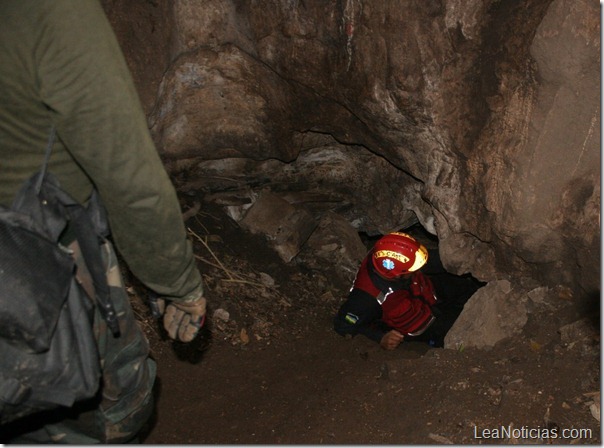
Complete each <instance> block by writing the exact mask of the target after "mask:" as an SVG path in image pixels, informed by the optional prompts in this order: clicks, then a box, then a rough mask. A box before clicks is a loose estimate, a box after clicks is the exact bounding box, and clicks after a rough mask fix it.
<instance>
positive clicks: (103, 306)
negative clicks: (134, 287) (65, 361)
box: [14, 126, 120, 336]
mask: <svg viewBox="0 0 604 448" xmlns="http://www.w3.org/2000/svg"><path fill="white" fill-rule="evenodd" d="M55 139H56V129H55V127H54V126H53V127H52V128H51V130H50V135H49V138H48V144H47V146H46V153H45V156H44V163H43V165H42V168H41V169H40V171H39V173H38V174H37V175H35V176H37V177H35V184H34V185H33V188H34V191H33V193H34V194H33V195H32V194H28V193H27V187H26V188H25V189H23V190H22V192H20V193H19V194H18V197H17V200H16V201H15V204H14V207H15V208H23V209H24V210H28V211H29V212H30V213H31V212H33V213H34V216H35V217H36V218H37V220H38V221H40V222H43V223H44V224H45V227H46V229H47V231H48V234H49V236H51V239H52V240H53V241H55V240H58V238H59V235H60V233H62V231H63V229H64V228H65V219H68V220H69V224H70V228H71V230H72V231H73V233H74V235H75V238H76V239H77V241H78V244H79V246H80V250H81V251H82V255H83V257H84V260H85V261H86V266H87V267H88V270H89V272H90V275H91V277H92V281H93V284H94V289H95V296H96V302H97V306H98V308H99V311H100V313H101V316H103V318H104V320H105V321H106V322H107V326H108V327H109V328H110V329H111V331H112V332H113V334H114V335H115V336H117V335H119V333H120V330H119V324H118V320H117V313H116V312H115V309H114V307H113V302H112V300H111V295H110V288H109V285H108V284H107V277H106V274H105V268H104V263H103V260H102V256H101V252H100V249H99V246H100V243H101V242H102V240H103V239H104V237H105V236H106V235H105V234H104V231H105V230H106V229H105V228H103V226H102V224H101V222H100V221H101V220H102V216H100V215H101V209H102V207H101V204H100V200H99V198H98V196H96V192H95V193H94V194H93V198H92V202H93V204H92V205H93V206H94V207H91V208H89V209H86V208H84V207H83V206H82V205H81V204H80V203H79V202H77V201H76V200H75V199H73V198H72V197H71V196H70V195H69V194H68V193H67V192H66V191H65V190H63V189H62V188H61V186H60V185H59V181H58V180H57V179H56V177H55V176H53V175H52V173H50V172H48V163H49V161H50V154H51V152H52V147H53V145H54V142H55ZM30 185H31V184H30ZM29 188H31V187H29ZM32 196H33V197H32ZM40 203H41V204H46V206H41V205H40ZM91 215H92V216H91ZM103 224H106V223H103Z"/></svg>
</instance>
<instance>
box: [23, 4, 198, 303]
mask: <svg viewBox="0 0 604 448" xmlns="http://www.w3.org/2000/svg"><path fill="white" fill-rule="evenodd" d="M39 8H43V9H44V11H43V15H41V17H43V20H44V23H42V24H40V25H41V26H43V27H45V28H43V32H42V33H43V34H42V39H41V44H40V47H39V48H38V50H37V53H36V55H35V56H36V62H37V65H38V67H39V68H38V70H39V75H38V79H39V81H40V91H41V95H42V98H41V100H42V101H43V102H44V103H45V104H46V105H47V106H48V108H49V109H50V111H51V114H52V119H53V122H54V124H55V125H56V128H57V133H58V137H59V138H60V140H61V141H62V142H63V143H64V145H65V147H66V148H67V150H68V151H69V153H70V154H71V155H72V157H73V159H74V160H75V161H76V163H77V164H78V165H79V166H80V167H81V168H82V169H83V171H84V172H85V173H86V175H87V176H88V177H89V178H90V179H91V181H92V183H93V184H94V185H95V186H96V188H97V189H98V191H99V193H100V196H101V198H102V200H103V203H104V205H105V207H106V208H107V211H108V216H109V221H110V225H111V230H112V238H113V240H114V241H115V243H116V246H117V248H118V251H119V252H120V254H121V255H122V256H123V258H124V259H125V261H126V263H127V264H128V266H129V268H130V269H131V271H132V272H133V273H134V275H136V276H137V278H138V279H139V280H141V281H142V282H143V283H144V284H145V285H146V286H148V287H149V288H150V289H152V290H154V291H155V292H156V293H158V294H159V295H161V296H164V297H167V298H168V299H172V300H176V301H190V300H195V299H198V298H200V297H201V296H202V293H203V289H202V282H201V276H200V274H199V272H198V270H197V268H196V265H195V260H194V257H193V253H192V247H191V243H190V242H189V241H188V239H187V235H186V231H185V228H184V223H183V221H182V215H181V210H180V206H179V203H178V200H177V196H176V192H175V190H174V187H173V186H172V183H171V182H170V179H169V177H168V175H167V173H166V171H165V168H164V166H163V164H162V162H161V160H160V158H159V156H158V154H157V151H156V149H155V147H154V144H153V142H152V140H151V137H150V134H149V131H148V128H147V123H146V118H145V115H144V113H143V111H142V108H141V106H140V102H139V99H138V95H137V92H136V90H135V88H134V84H133V81H132V79H131V75H130V73H129V70H128V67H127V65H126V63H125V60H124V58H123V55H122V53H121V49H120V47H119V45H118V42H117V40H116V38H115V35H114V34H113V30H112V29H111V27H110V24H109V22H108V21H107V19H106V17H105V15H104V12H103V10H102V8H101V6H100V4H99V2H98V1H97V0H78V1H77V2H73V1H64V0H52V1H40V2H39Z"/></svg>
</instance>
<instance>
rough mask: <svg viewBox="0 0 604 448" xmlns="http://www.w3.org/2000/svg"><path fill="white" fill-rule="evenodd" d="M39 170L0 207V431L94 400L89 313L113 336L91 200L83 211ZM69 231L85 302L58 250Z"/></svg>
mask: <svg viewBox="0 0 604 448" xmlns="http://www.w3.org/2000/svg"><path fill="white" fill-rule="evenodd" d="M53 141H54V130H53V131H52V132H51V138H50V141H49V144H48V148H47V151H46V159H45V162H44V165H43V168H42V170H41V171H40V172H39V173H37V174H36V175H34V176H32V177H31V178H30V179H29V180H28V181H27V182H25V183H24V185H23V187H22V188H21V190H20V191H19V193H18V194H17V196H16V198H15V201H14V203H13V206H12V207H11V208H10V209H7V208H5V207H1V206H0V424H5V423H8V422H10V421H13V420H15V419H17V418H20V417H23V416H26V415H29V414H32V413H34V412H38V411H42V410H48V409H54V408H56V407H58V406H67V407H69V406H71V405H73V404H74V403H75V402H76V401H79V400H84V399H87V398H90V397H93V396H94V395H95V394H96V392H97V390H98V388H99V385H100V377H101V366H100V360H99V354H98V350H97V345H96V340H95V337H94V333H93V316H94V308H95V306H97V307H99V310H100V312H101V315H102V316H103V317H104V318H105V320H106V321H107V324H108V326H109V327H110V328H111V329H112V331H113V332H114V334H116V335H117V334H118V333H119V330H118V326H117V318H116V315H115V312H114V310H113V307H112V305H111V301H110V300H109V287H108V285H107V280H106V276H105V272H104V267H103V262H102V256H101V252H100V250H99V247H100V246H99V243H100V242H101V241H102V240H103V235H102V233H103V232H105V231H106V222H105V221H104V220H103V219H102V217H103V214H102V207H101V206H100V202H99V200H98V197H97V195H96V194H94V195H93V198H92V199H91V201H90V204H89V205H88V207H87V208H84V207H83V206H81V205H80V204H79V203H77V202H76V201H75V200H73V199H72V198H71V197H70V196H69V195H67V193H65V192H64V191H63V190H61V188H60V187H59V183H58V182H57V180H56V179H55V178H54V177H53V176H52V175H51V174H50V173H46V166H47V163H48V159H49V157H50V150H51V148H52V143H53ZM67 228H69V232H70V234H73V235H74V236H75V238H76V240H77V243H78V244H79V246H80V250H81V252H82V254H83V258H84V260H85V262H86V266H87V267H88V270H89V271H90V276H91V277H92V283H93V284H94V293H95V297H94V298H90V297H88V296H87V295H86V293H85V291H84V288H83V287H82V286H81V285H80V283H79V282H78V281H77V280H76V277H75V273H76V269H75V261H74V258H73V257H72V255H71V253H70V251H69V250H68V249H67V248H65V247H63V246H62V245H61V244H60V243H59V240H60V237H61V235H62V234H63V233H64V231H65V230H66V229H67Z"/></svg>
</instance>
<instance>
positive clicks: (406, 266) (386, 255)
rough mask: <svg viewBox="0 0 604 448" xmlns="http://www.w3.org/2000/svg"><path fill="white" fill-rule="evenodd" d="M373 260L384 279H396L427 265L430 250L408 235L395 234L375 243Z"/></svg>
mask: <svg viewBox="0 0 604 448" xmlns="http://www.w3.org/2000/svg"><path fill="white" fill-rule="evenodd" d="M371 260H372V261H373V267H374V268H375V270H376V271H377V272H378V273H379V274H380V275H381V276H382V277H384V278H387V279H394V278H397V277H399V276H401V275H403V274H408V273H409V272H413V271H417V270H418V269H419V268H421V267H422V266H423V265H425V264H426V262H427V261H428V250H427V249H426V248H425V247H424V246H423V245H422V244H420V243H419V242H418V241H417V240H415V238H413V237H411V236H409V235H407V234H406V233H401V232H393V233H389V234H388V235H385V236H383V237H382V238H380V239H379V240H378V242H377V243H375V246H373V254H372V256H371Z"/></svg>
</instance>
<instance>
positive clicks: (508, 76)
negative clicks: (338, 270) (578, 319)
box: [105, 0, 601, 319]
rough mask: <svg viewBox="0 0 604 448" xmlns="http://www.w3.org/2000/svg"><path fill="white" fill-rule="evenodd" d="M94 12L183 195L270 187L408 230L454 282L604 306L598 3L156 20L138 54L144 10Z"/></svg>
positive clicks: (223, 7) (289, 6)
mask: <svg viewBox="0 0 604 448" xmlns="http://www.w3.org/2000/svg"><path fill="white" fill-rule="evenodd" d="M105 5H106V7H107V9H109V10H111V11H114V13H113V14H110V17H112V19H113V21H114V22H117V23H118V26H117V30H118V35H120V37H121V38H122V41H123V42H125V44H124V47H125V52H126V56H127V58H128V60H129V63H130V65H131V67H132V68H133V72H134V74H135V79H136V80H137V81H138V82H139V87H140V90H141V92H142V93H141V96H142V97H143V98H151V97H155V98H156V101H155V104H154V105H153V107H151V105H150V104H151V102H150V101H149V100H147V101H145V104H147V111H148V112H149V122H150V125H151V128H152V132H153V135H154V138H155V141H156V143H157V145H158V148H159V149H160V151H161V154H162V157H164V160H165V161H166V166H167V167H168V169H169V171H170V173H171V174H172V175H173V177H174V179H175V181H176V184H177V186H178V188H179V189H180V190H181V191H187V192H203V193H205V194H215V193H221V192H225V191H226V192H233V191H235V192H237V193H238V194H242V193H241V192H244V193H245V194H248V193H250V192H252V193H257V192H259V191H261V190H262V189H264V188H269V189H271V190H272V191H273V192H276V193H279V195H280V196H281V197H282V198H288V199H289V200H290V201H292V203H298V204H299V203H304V204H305V205H306V206H308V207H309V208H310V209H311V210H312V213H313V215H314V217H315V218H316V219H318V220H320V219H321V217H322V216H323V214H324V213H326V212H334V213H337V214H338V215H340V216H342V217H344V218H345V219H346V220H347V221H348V222H349V223H350V224H351V225H352V226H353V227H354V228H355V229H356V230H357V231H359V232H365V233H367V234H369V235H376V234H380V233H385V232H387V231H391V230H397V229H401V228H405V227H407V226H409V225H410V224H413V223H415V222H420V223H421V224H422V225H423V226H424V227H425V228H426V229H427V230H428V231H430V232H432V233H433V234H436V235H438V238H439V242H440V245H439V250H440V255H441V259H442V260H443V263H444V264H445V266H446V268H447V269H448V270H449V271H450V272H452V273H456V274H464V273H471V274H472V275H473V276H474V277H476V278H477V279H479V280H481V281H484V282H491V283H493V282H496V283H494V284H500V281H501V280H506V281H509V282H510V284H511V285H512V288H518V287H519V285H520V284H524V283H525V279H531V282H530V283H531V286H530V289H534V288H535V287H536V286H538V285H542V286H543V287H551V288H553V287H558V286H563V287H566V288H569V289H570V290H571V291H573V293H574V294H575V295H577V296H586V295H590V294H593V293H594V292H595V293H597V291H599V284H600V244H599V239H600V231H599V227H600V218H599V210H600V163H599V161H600V146H599V145H600V119H601V115H600V114H601V112H600V94H599V93H600V14H599V8H598V5H597V4H596V3H594V2H592V1H589V0H577V1H573V2H569V1H565V0H532V1H527V2H501V1H497V0H480V1H479V0H472V1H461V0H442V1H437V0H422V1H402V0H401V1H389V2H369V1H363V0H340V1H336V2H324V1H321V0H305V1H303V2H298V1H296V2H292V1H287V0H269V1H266V2H240V1H235V0H232V1H223V0H209V1H205V2H197V1H194V0H177V1H174V2H148V3H147V5H146V7H147V8H148V9H149V11H150V13H149V14H150V15H149V17H150V19H149V20H150V22H153V24H154V25H155V26H156V27H155V28H152V27H150V28H145V25H144V24H143V25H140V24H139V25H138V27H137V28H136V30H135V31H137V33H135V36H134V37H135V38H136V39H135V40H132V36H131V35H129V34H132V32H130V33H127V32H126V31H125V30H126V27H124V25H123V20H124V14H125V13H123V12H124V11H123V10H124V9H128V8H135V7H139V8H140V7H142V6H141V5H140V2H138V3H137V5H138V6H132V5H131V6H128V7H126V6H120V5H118V4H117V3H116V2H113V1H110V0H105ZM119 8H122V13H123V14H120V13H119ZM159 12H162V13H163V15H161V14H159ZM159 16H161V17H163V18H162V19H161V20H160V19H158V18H157V17H159ZM153 17H155V20H153ZM166 17H168V18H171V19H170V20H168V19H167V18H166ZM119 23H122V25H121V27H120V26H119ZM120 30H121V31H122V32H121V33H120ZM145 30H146V32H147V35H148V36H149V37H150V39H152V40H150V41H151V42H154V43H155V44H156V47H155V50H156V52H157V55H156V56H157V57H156V58H155V61H157V64H159V65H161V64H164V66H161V67H157V66H156V67H154V68H153V70H152V71H149V70H148V65H149V62H148V58H147V59H146V60H143V58H141V57H140V52H139V47H140V46H141V45H143V44H141V42H143V41H144V40H143V39H142V37H141V34H143V35H144V33H145ZM128 39H131V40H130V41H128ZM128 42H131V43H130V44H128ZM132 42H133V43H132ZM147 52H148V50H147ZM145 54H147V53H145ZM161 74H163V77H161V83H160V76H161ZM143 75H144V76H143ZM158 85H160V87H159V89H158V90H157V86H158ZM523 296H524V295H523V294H520V293H519V294H517V295H515V296H514V298H512V299H511V300H512V301H517V300H520V297H523ZM485 300H486V298H485ZM503 318H504V319H505V316H504V317H503Z"/></svg>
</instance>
